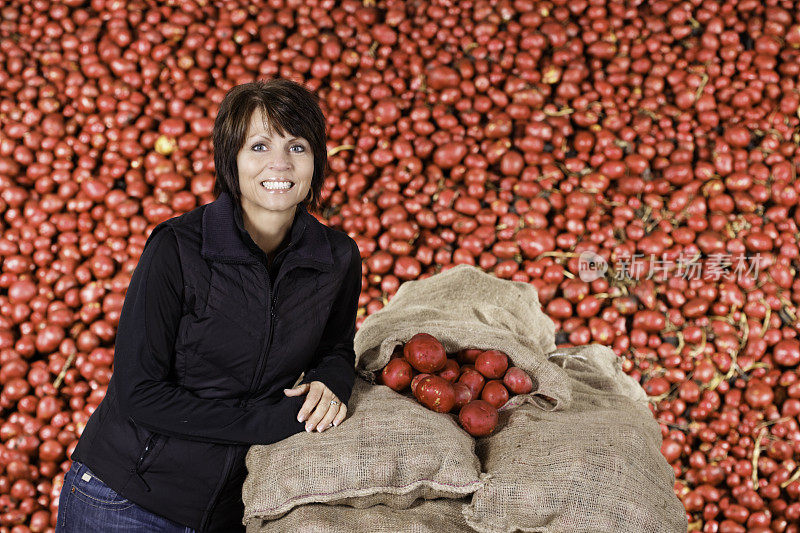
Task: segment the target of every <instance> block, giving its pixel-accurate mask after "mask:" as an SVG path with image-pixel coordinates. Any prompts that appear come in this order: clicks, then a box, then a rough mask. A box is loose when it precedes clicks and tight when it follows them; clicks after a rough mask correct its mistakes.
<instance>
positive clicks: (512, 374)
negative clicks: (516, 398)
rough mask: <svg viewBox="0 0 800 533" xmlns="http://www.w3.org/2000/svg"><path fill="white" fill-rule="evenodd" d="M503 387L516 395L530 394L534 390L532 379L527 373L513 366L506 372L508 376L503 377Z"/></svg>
mask: <svg viewBox="0 0 800 533" xmlns="http://www.w3.org/2000/svg"><path fill="white" fill-rule="evenodd" d="M503 385H505V386H506V388H508V390H509V392H513V393H514V394H528V393H529V392H530V391H532V390H533V380H532V379H531V377H530V376H529V375H528V373H527V372H525V371H524V370H522V369H521V368H518V367H516V366H512V367H511V368H509V369H508V370H507V371H506V375H505V376H503Z"/></svg>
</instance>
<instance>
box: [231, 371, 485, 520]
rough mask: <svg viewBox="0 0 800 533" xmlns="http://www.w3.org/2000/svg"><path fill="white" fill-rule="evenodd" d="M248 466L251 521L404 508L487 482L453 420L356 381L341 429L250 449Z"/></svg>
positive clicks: (247, 500) (246, 492) (471, 441)
mask: <svg viewBox="0 0 800 533" xmlns="http://www.w3.org/2000/svg"><path fill="white" fill-rule="evenodd" d="M245 462H246V465H247V471H248V475H247V478H246V479H245V483H244V486H243V488H242V500H243V501H244V505H245V512H244V522H245V523H246V522H247V521H248V520H250V519H251V518H254V517H258V518H260V519H265V520H270V519H275V518H279V517H281V516H283V515H284V514H286V513H287V512H289V511H291V510H292V509H294V508H295V507H297V506H302V505H304V504H311V503H324V504H330V505H333V504H340V505H347V506H350V507H357V508H365V507H370V506H373V505H379V504H381V505H385V506H387V507H392V508H395V509H403V508H406V507H410V506H412V505H413V504H414V502H415V501H416V500H418V499H433V498H462V497H463V496H465V495H468V494H471V493H473V492H475V491H476V490H477V489H478V487H480V486H481V485H482V484H483V481H482V476H481V471H480V462H479V461H478V457H477V456H476V455H475V441H474V439H473V438H472V437H470V436H469V435H468V434H467V433H466V432H464V431H463V430H462V429H461V428H460V427H459V426H458V423H457V422H456V421H455V420H454V419H453V417H449V416H446V415H442V414H440V413H435V412H433V411H431V410H429V409H427V408H425V407H424V406H422V405H421V404H419V403H418V402H416V401H415V400H414V399H412V398H408V397H406V396H403V395H401V394H398V393H396V392H395V391H393V390H392V389H390V388H389V387H385V386H383V385H372V384H370V383H368V382H366V381H364V380H363V379H361V378H358V377H357V378H356V382H355V386H354V387H353V393H352V395H351V397H350V401H349V402H348V413H347V418H346V419H345V421H344V422H342V424H340V425H339V426H338V427H335V428H331V429H328V430H326V431H323V432H322V433H311V434H308V433H299V434H297V435H292V436H291V437H289V438H288V439H284V440H282V441H279V442H276V443H274V444H270V445H266V446H251V447H250V450H249V451H248V453H247V457H246V459H245ZM304 512H305V511H304ZM309 512H310V511H309ZM326 512H328V513H329V514H330V513H334V511H326ZM421 512H422V511H419V510H418V512H417V514H416V516H417V519H420V517H422V516H423V515H421V514H420V513H421ZM295 516H297V515H295ZM326 516H328V515H326ZM331 516H333V515H331ZM336 516H338V515H336ZM350 516H352V514H351V515H350ZM288 522H291V520H289V521H287V523H288Z"/></svg>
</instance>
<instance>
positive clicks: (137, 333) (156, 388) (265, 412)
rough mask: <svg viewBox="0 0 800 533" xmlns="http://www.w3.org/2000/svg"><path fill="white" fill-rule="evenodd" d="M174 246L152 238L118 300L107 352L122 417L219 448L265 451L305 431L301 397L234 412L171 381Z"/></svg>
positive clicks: (178, 283)
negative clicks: (241, 446) (112, 340)
mask: <svg viewBox="0 0 800 533" xmlns="http://www.w3.org/2000/svg"><path fill="white" fill-rule="evenodd" d="M177 246H178V245H177V238H176V236H175V233H174V231H173V230H172V228H171V227H169V226H166V227H163V228H161V230H160V231H158V232H156V230H154V233H153V234H151V238H149V239H148V241H147V243H146V244H145V248H144V251H143V252H142V256H141V258H140V259H139V263H138V264H137V266H136V269H135V270H134V272H133V276H132V278H131V283H130V285H129V286H128V291H127V293H126V295H125V301H124V303H123V306H122V311H121V314H120V320H119V327H118V329H117V337H116V343H115V347H114V382H115V386H116V391H117V393H116V397H117V399H118V402H119V407H120V410H121V411H122V413H123V414H124V415H125V416H130V417H131V418H132V419H133V421H134V422H136V423H137V424H138V425H141V426H142V427H145V428H147V429H150V430H151V431H155V432H158V433H163V434H165V435H171V436H175V437H180V438H185V439H188V440H201V441H206V442H218V443H223V444H270V443H273V442H277V441H279V440H282V439H285V438H287V437H289V436H291V435H294V434H295V433H298V432H300V431H304V430H305V425H304V424H301V423H300V422H298V421H297V413H298V412H299V411H300V408H301V406H302V405H303V401H304V399H305V398H304V397H284V398H281V399H280V400H274V401H272V400H261V401H259V403H257V404H255V405H253V406H240V405H237V404H236V402H235V401H233V400H231V401H225V400H214V399H206V398H200V397H198V396H197V395H195V394H194V393H192V392H191V391H189V390H188V389H185V388H183V387H181V386H180V385H179V384H178V383H177V381H176V380H175V379H174V378H173V376H172V369H173V363H174V344H175V336H176V335H177V331H178V324H179V322H180V319H181V316H182V306H183V276H182V274H181V268H180V256H179V255H178V248H177Z"/></svg>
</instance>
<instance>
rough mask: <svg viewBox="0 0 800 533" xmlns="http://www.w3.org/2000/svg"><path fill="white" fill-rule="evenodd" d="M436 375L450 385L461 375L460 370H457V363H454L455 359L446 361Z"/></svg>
mask: <svg viewBox="0 0 800 533" xmlns="http://www.w3.org/2000/svg"><path fill="white" fill-rule="evenodd" d="M436 375H437V376H441V377H443V378H444V379H446V380H447V381H449V382H450V383H455V381H456V380H457V379H458V377H459V376H460V375H461V369H460V368H459V366H458V362H456V360H455V359H448V360H447V362H446V363H445V365H444V368H442V369H441V370H439V371H438V372H437V373H436Z"/></svg>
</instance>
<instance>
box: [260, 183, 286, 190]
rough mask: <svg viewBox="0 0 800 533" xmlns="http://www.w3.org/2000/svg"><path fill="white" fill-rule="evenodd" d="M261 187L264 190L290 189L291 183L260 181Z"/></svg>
mask: <svg viewBox="0 0 800 533" xmlns="http://www.w3.org/2000/svg"><path fill="white" fill-rule="evenodd" d="M261 186H262V187H264V188H265V189H290V188H291V187H292V182H291V181H262V182H261Z"/></svg>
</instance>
